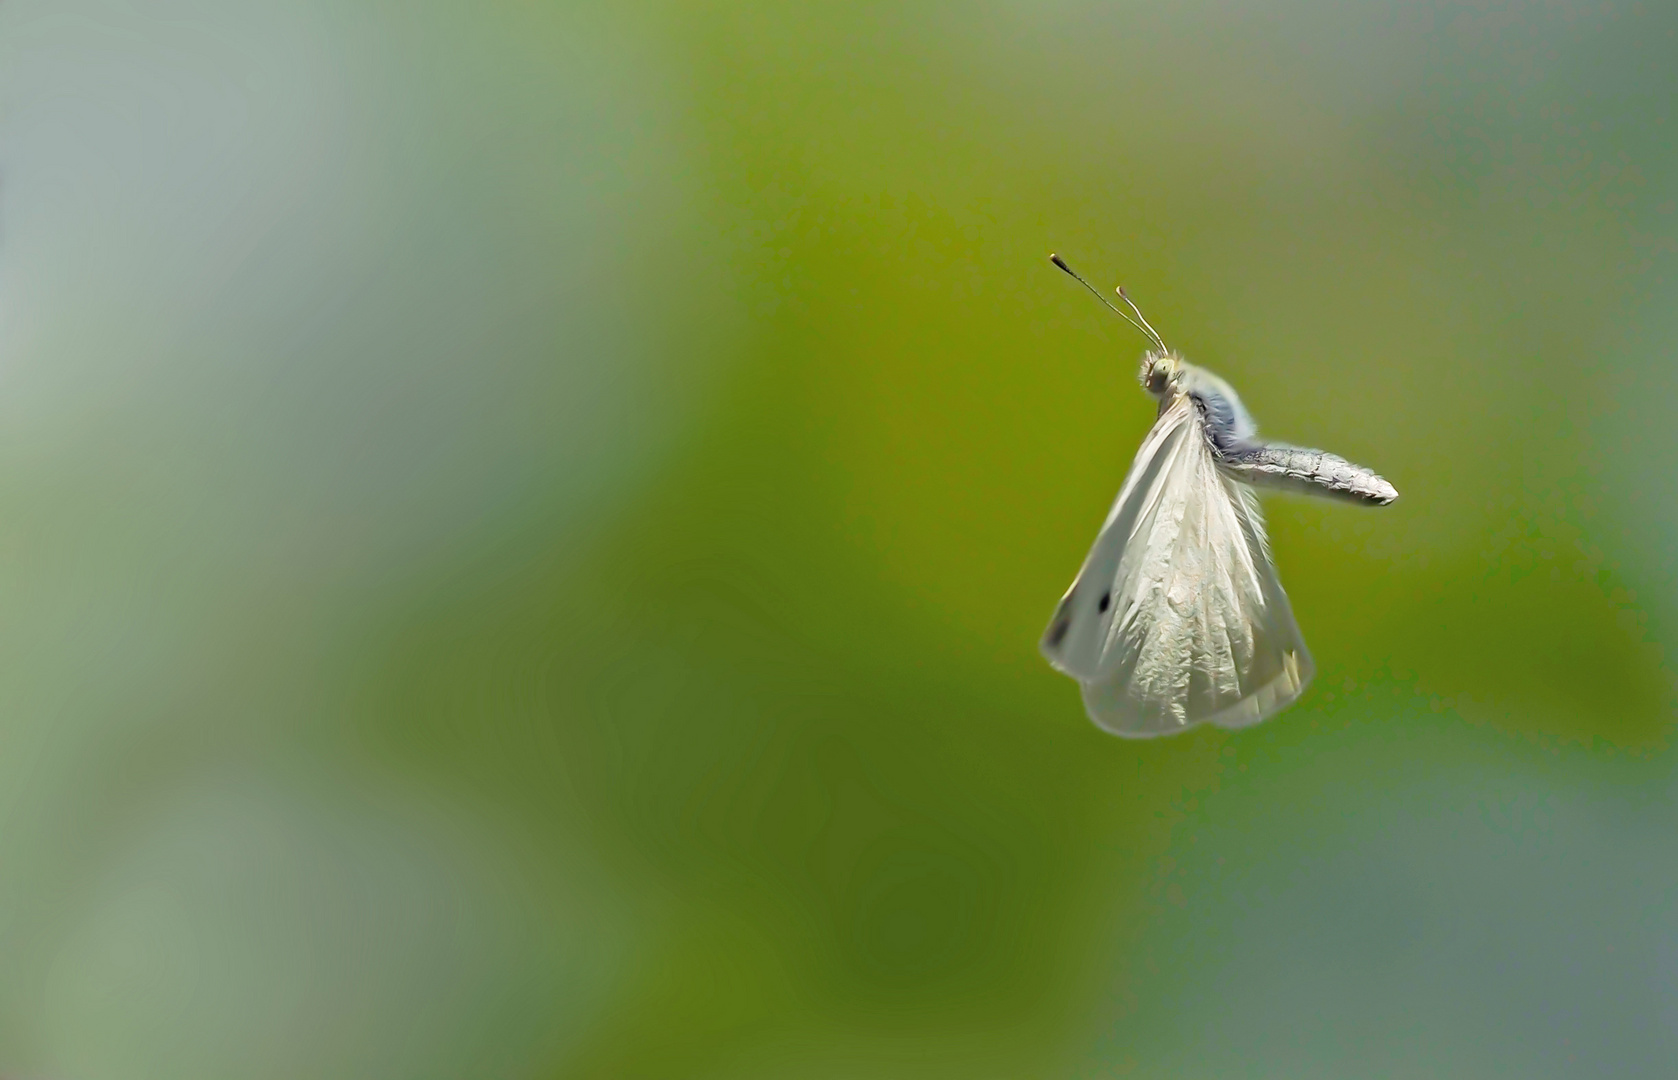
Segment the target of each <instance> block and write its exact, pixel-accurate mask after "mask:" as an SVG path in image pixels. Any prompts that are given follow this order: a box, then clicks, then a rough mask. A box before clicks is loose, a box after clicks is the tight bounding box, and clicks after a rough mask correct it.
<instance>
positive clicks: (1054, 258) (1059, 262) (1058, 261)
mask: <svg viewBox="0 0 1678 1080" xmlns="http://www.w3.org/2000/svg"><path fill="white" fill-rule="evenodd" d="M1049 261H1050V262H1052V263H1054V264H1055V265H1056V266H1058V267H1060V268H1061V269H1062V270H1065V271H1066V272H1067V273H1068V274H1070V275H1071V276H1072V280H1073V281H1076V282H1077V283H1078V284H1080V285H1082V286H1083V287H1084V288H1086V289H1088V290H1089V291H1090V293H1091V295H1093V296H1094V297H1095V298H1096V299H1097V300H1100V301H1101V302H1102V303H1103V304H1106V305H1107V310H1108V311H1111V312H1112V313H1113V314H1115V315H1117V316H1118V317H1119V318H1121V319H1123V320H1124V321H1125V322H1127V323H1129V324H1130V325H1132V326H1134V327H1136V329H1138V330H1140V331H1142V333H1144V334H1146V335H1147V336H1148V337H1150V338H1152V339H1153V342H1154V344H1155V345H1158V346H1159V347H1160V350H1161V351H1162V352H1163V351H1164V350H1165V342H1163V341H1161V340H1160V339H1159V335H1158V334H1156V333H1154V329H1153V327H1151V326H1149V325H1147V323H1146V322H1137V321H1136V320H1135V319H1133V318H1131V317H1130V316H1129V315H1126V314H1125V313H1124V311H1123V310H1122V309H1120V308H1119V307H1118V306H1117V305H1115V304H1114V303H1113V302H1112V301H1111V300H1109V299H1107V298H1106V297H1105V296H1102V295H1101V290H1100V289H1098V288H1096V287H1095V286H1094V285H1091V284H1090V283H1089V282H1087V281H1085V280H1084V279H1083V276H1082V275H1081V274H1079V273H1078V271H1076V270H1074V269H1072V268H1071V267H1070V266H1067V265H1066V260H1065V259H1063V258H1061V257H1060V256H1059V255H1056V254H1053V253H1052V252H1051V253H1050V255H1049ZM1119 296H1120V297H1121V298H1124V301H1125V303H1127V304H1130V300H1129V298H1128V297H1125V295H1124V292H1123V291H1120V293H1119ZM1130 306H1131V307H1132V308H1134V307H1135V306H1136V305H1135V304H1131V305H1130ZM1136 314H1138V315H1141V314H1142V313H1141V312H1140V311H1138V312H1137V313H1136Z"/></svg>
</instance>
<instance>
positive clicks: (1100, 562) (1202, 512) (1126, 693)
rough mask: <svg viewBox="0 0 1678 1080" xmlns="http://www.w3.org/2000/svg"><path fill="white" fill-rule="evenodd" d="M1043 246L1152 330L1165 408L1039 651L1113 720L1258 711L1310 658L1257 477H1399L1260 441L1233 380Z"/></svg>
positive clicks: (1381, 491) (1157, 393) (1317, 489)
mask: <svg viewBox="0 0 1678 1080" xmlns="http://www.w3.org/2000/svg"><path fill="white" fill-rule="evenodd" d="M1049 257H1050V259H1052V260H1053V261H1054V264H1055V265H1056V266H1058V267H1060V268H1061V269H1062V270H1064V271H1066V272H1067V273H1068V274H1070V275H1072V277H1074V278H1076V279H1077V280H1078V282H1079V283H1080V284H1082V285H1083V286H1084V287H1085V288H1086V289H1089V290H1090V291H1091V292H1093V293H1095V294H1096V297H1097V298H1098V299H1100V300H1101V301H1102V303H1104V304H1106V305H1107V306H1108V307H1109V308H1111V309H1112V310H1113V311H1114V312H1115V313H1117V314H1118V315H1120V316H1122V317H1123V318H1125V319H1126V320H1127V321H1129V322H1130V323H1131V324H1132V325H1134V326H1135V327H1136V328H1137V329H1139V330H1141V331H1142V332H1143V333H1144V334H1146V335H1147V336H1148V338H1149V340H1150V341H1151V342H1152V343H1153V346H1154V348H1152V349H1150V350H1148V352H1147V353H1146V355H1145V356H1144V358H1143V360H1142V371H1141V375H1140V379H1141V382H1142V386H1143V388H1144V389H1145V390H1147V392H1148V393H1149V394H1151V395H1153V397H1154V398H1156V399H1157V400H1158V402H1159V416H1158V418H1157V419H1156V420H1155V421H1154V426H1153V429H1152V430H1151V431H1149V432H1148V436H1147V438H1145V439H1144V440H1142V447H1141V449H1140V450H1138V451H1137V452H1136V461H1135V462H1134V463H1133V464H1132V465H1131V467H1130V473H1129V475H1128V476H1126V477H1125V481H1124V486H1123V487H1122V488H1121V489H1120V490H1119V497H1118V499H1117V500H1116V501H1115V502H1114V503H1113V508H1112V510H1111V511H1109V512H1108V514H1107V520H1106V522H1105V523H1104V524H1103V525H1102V527H1101V532H1100V533H1099V534H1097V536H1096V538H1095V545H1094V546H1093V547H1092V548H1091V549H1090V553H1089V555H1088V557H1086V558H1085V559H1084V565H1083V567H1082V568H1081V569H1080V570H1079V571H1078V576H1077V578H1075V579H1074V580H1073V582H1072V587H1071V588H1069V589H1067V590H1066V595H1065V596H1064V597H1062V598H1061V601H1060V604H1059V606H1058V607H1057V608H1056V609H1055V614H1054V618H1052V619H1051V620H1050V621H1049V627H1048V629H1047V630H1046V631H1045V632H1044V634H1043V640H1042V644H1041V648H1042V651H1043V655H1044V656H1045V657H1046V658H1047V659H1048V661H1049V663H1050V664H1051V665H1052V666H1053V667H1054V668H1055V669H1056V670H1058V671H1061V672H1064V673H1065V674H1067V675H1070V676H1071V677H1072V678H1074V679H1076V680H1077V681H1078V684H1079V686H1080V687H1081V688H1082V690H1083V698H1084V708H1085V710H1086V711H1087V712H1088V713H1089V716H1090V719H1091V720H1094V721H1095V723H1096V724H1097V725H1099V726H1100V727H1102V728H1105V729H1106V730H1107V731H1110V732H1112V733H1113V734H1115V735H1122V736H1126V737H1130V738H1146V737H1149V736H1154V735H1169V734H1172V733H1174V732H1178V731H1183V730H1185V729H1187V728H1190V727H1193V726H1194V725H1196V724H1203V723H1210V724H1215V725H1217V726H1219V727H1226V728H1239V727H1246V726H1247V725H1249V724H1256V723H1258V722H1259V721H1260V720H1263V719H1265V718H1266V717H1268V716H1272V715H1274V714H1275V713H1277V712H1280V711H1281V710H1282V709H1285V708H1287V707H1288V706H1289V705H1291V704H1293V702H1294V701H1296V700H1297V699H1298V698H1299V696H1300V694H1302V693H1304V692H1305V688H1306V686H1307V685H1309V684H1310V682H1311V676H1312V675H1313V674H1314V672H1315V670H1316V669H1315V667H1314V665H1313V664H1312V662H1311V653H1310V652H1309V651H1308V650H1307V649H1306V647H1305V639H1304V638H1303V637H1302V636H1301V635H1300V632H1299V624H1298V623H1296V622H1295V621H1294V617H1293V611H1292V609H1291V608H1290V607H1289V606H1288V596H1287V593H1285V592H1283V591H1282V583H1281V581H1280V580H1278V579H1277V576H1276V567H1275V564H1274V563H1272V562H1271V559H1270V544H1269V540H1268V539H1267V538H1266V536H1265V531H1264V516H1263V514H1262V513H1261V512H1260V510H1259V503H1258V497H1257V493H1256V492H1255V490H1254V489H1255V488H1258V487H1263V488H1270V489H1284V490H1293V491H1298V492H1304V493H1309V494H1314V495H1324V496H1328V497H1332V498H1339V499H1344V500H1348V501H1352V502H1358V503H1365V504H1371V505H1377V506H1384V505H1386V504H1387V503H1390V502H1392V501H1393V500H1394V499H1396V498H1398V492H1397V491H1396V490H1395V489H1394V488H1393V486H1392V485H1391V484H1389V483H1388V482H1387V481H1385V480H1383V479H1382V478H1381V477H1379V476H1377V475H1376V474H1375V473H1374V472H1372V471H1370V470H1369V469H1366V468H1364V467H1363V466H1361V465H1354V464H1352V463H1351V462H1349V461H1347V460H1346V459H1345V458H1342V457H1337V456H1336V455H1334V454H1330V453H1326V452H1324V451H1322V450H1310V449H1305V448H1303V447H1296V446H1288V445H1285V444H1282V443H1267V442H1263V441H1261V440H1260V439H1259V438H1258V425H1257V424H1255V423H1254V422H1253V418H1252V415H1251V414H1250V413H1248V412H1247V409H1246V407H1245V406H1244V405H1242V404H1241V399H1240V397H1238V396H1237V395H1236V393H1235V390H1234V388H1233V387H1231V386H1230V385H1229V384H1228V383H1227V382H1225V381H1224V380H1222V379H1220V378H1218V377H1217V376H1216V375H1213V374H1212V373H1211V372H1209V371H1206V370H1205V369H1203V368H1199V367H1195V366H1194V365H1193V364H1190V363H1188V362H1186V361H1185V360H1184V359H1183V358H1182V357H1181V356H1180V355H1179V354H1177V353H1176V352H1174V351H1172V350H1170V349H1167V348H1166V347H1165V342H1164V341H1162V340H1161V339H1160V336H1159V334H1158V333H1157V332H1156V331H1155V330H1154V328H1153V327H1152V326H1151V325H1150V324H1149V323H1148V320H1147V319H1145V318H1143V316H1142V312H1141V309H1139V308H1138V307H1137V306H1136V305H1135V304H1134V303H1131V300H1130V297H1128V296H1126V295H1125V292H1124V289H1123V288H1120V289H1119V290H1118V295H1119V298H1120V299H1121V300H1123V301H1124V302H1125V303H1126V305H1128V306H1129V307H1130V310H1131V311H1132V312H1134V313H1135V318H1131V316H1130V315H1128V314H1126V313H1125V312H1124V311H1122V310H1120V309H1119V308H1118V307H1117V306H1115V305H1114V304H1112V303H1111V302H1110V301H1108V300H1107V298H1106V297H1104V296H1102V295H1101V293H1099V292H1098V291H1097V290H1096V289H1095V287H1094V286H1092V285H1090V283H1089V282H1087V281H1085V280H1084V279H1083V278H1082V277H1080V276H1079V275H1078V274H1077V273H1076V272H1074V271H1073V270H1072V268H1071V267H1069V266H1067V265H1066V263H1065V262H1064V261H1063V260H1062V259H1061V258H1060V257H1059V256H1058V255H1051V256H1049Z"/></svg>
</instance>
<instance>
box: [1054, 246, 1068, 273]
mask: <svg viewBox="0 0 1678 1080" xmlns="http://www.w3.org/2000/svg"><path fill="white" fill-rule="evenodd" d="M1049 261H1050V262H1052V263H1054V264H1055V265H1056V266H1058V267H1060V268H1061V269H1062V270H1065V271H1066V272H1067V273H1068V274H1070V273H1071V272H1072V268H1071V267H1070V266H1067V265H1066V260H1065V259H1063V258H1061V257H1060V256H1059V255H1056V254H1055V253H1054V252H1052V251H1051V252H1049Z"/></svg>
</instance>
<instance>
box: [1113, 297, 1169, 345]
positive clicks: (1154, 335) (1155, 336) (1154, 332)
mask: <svg viewBox="0 0 1678 1080" xmlns="http://www.w3.org/2000/svg"><path fill="white" fill-rule="evenodd" d="M1113 291H1114V292H1116V293H1118V294H1119V299H1120V300H1123V301H1124V302H1125V303H1127V304H1129V305H1130V310H1132V311H1134V312H1136V317H1137V318H1138V319H1142V325H1143V326H1145V327H1147V330H1146V333H1147V335H1148V336H1149V337H1151V338H1153V339H1154V344H1155V345H1158V346H1159V348H1160V351H1161V352H1164V351H1165V342H1163V341H1161V340H1160V338H1159V331H1158V330H1155V329H1154V328H1153V326H1152V325H1150V324H1149V322H1148V320H1147V319H1145V318H1142V309H1141V308H1139V307H1137V306H1136V301H1134V300H1132V299H1131V298H1130V297H1129V295H1127V294H1126V293H1125V291H1124V286H1123V285H1120V286H1119V287H1118V288H1116V289H1114V290H1113Z"/></svg>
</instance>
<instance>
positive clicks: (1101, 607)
mask: <svg viewBox="0 0 1678 1080" xmlns="http://www.w3.org/2000/svg"><path fill="white" fill-rule="evenodd" d="M1112 603H1113V594H1112V592H1111V591H1108V592H1104V593H1102V594H1101V602H1100V603H1098V604H1096V605H1095V609H1096V610H1097V611H1099V612H1101V613H1102V614H1104V615H1105V614H1106V613H1107V609H1108V608H1109V607H1110V606H1112Z"/></svg>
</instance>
